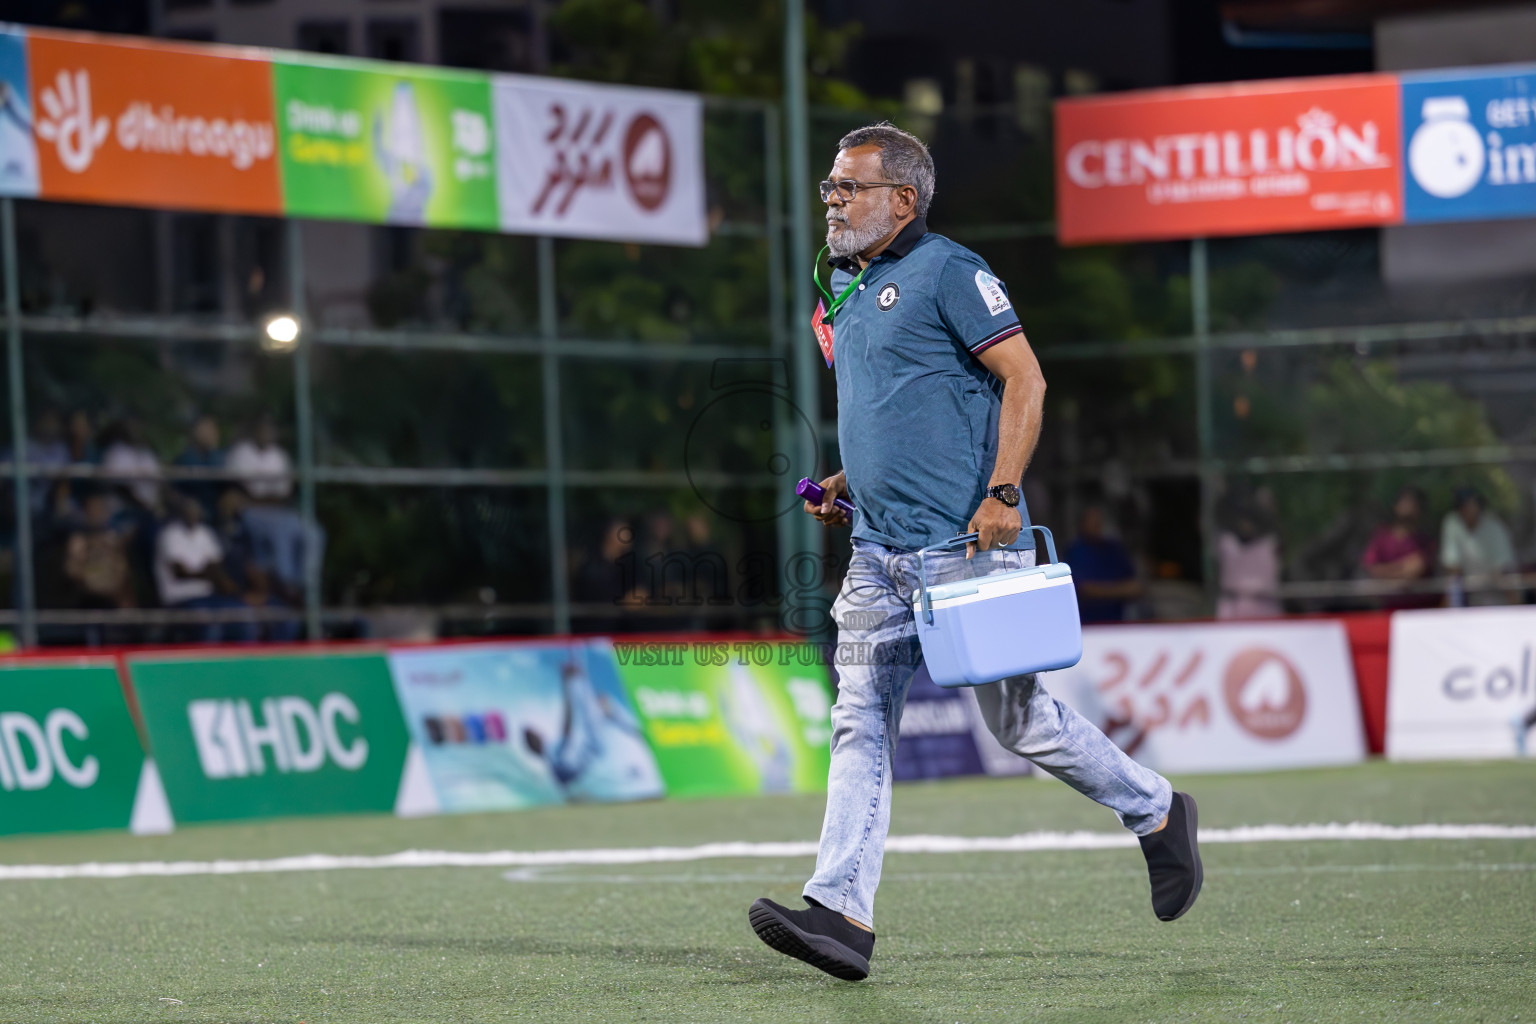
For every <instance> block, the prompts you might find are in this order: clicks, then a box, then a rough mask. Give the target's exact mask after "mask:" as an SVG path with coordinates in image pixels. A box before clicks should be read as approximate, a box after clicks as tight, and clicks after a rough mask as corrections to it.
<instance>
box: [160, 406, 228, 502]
mask: <svg viewBox="0 0 1536 1024" xmlns="http://www.w3.org/2000/svg"><path fill="white" fill-rule="evenodd" d="M172 465H174V466H176V467H177V468H179V469H210V470H211V469H223V468H224V452H223V450H222V449H221V448H220V447H219V421H218V420H216V419H214V418H213V416H212V415H211V414H209V413H203V414H202V415H201V416H199V417H198V418H197V419H196V420H194V421H193V422H192V432H191V435H190V436H189V437H188V439H187V446H186V447H185V448H183V449H182V450H181V454H180V455H178V456H176V461H175V462H174V463H172ZM223 487H224V484H223V482H222V481H219V480H182V481H180V482H178V483H177V484H176V489H177V490H178V491H180V492H181V493H182V494H185V495H186V496H187V497H189V498H191V499H193V500H194V501H196V502H197V503H198V504H199V505H201V506H203V518H204V519H205V520H208V521H210V522H211V521H212V520H213V517H214V513H215V511H216V510H217V509H218V504H219V492H220V490H222V489H223Z"/></svg>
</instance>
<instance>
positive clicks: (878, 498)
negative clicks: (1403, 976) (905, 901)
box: [748, 124, 1202, 981]
mask: <svg viewBox="0 0 1536 1024" xmlns="http://www.w3.org/2000/svg"><path fill="white" fill-rule="evenodd" d="M933 187H934V174H933V161H932V159H931V158H930V157H929V155H928V150H927V148H926V147H925V146H924V145H923V144H922V142H920V141H919V140H917V139H916V138H914V137H912V136H911V135H908V134H907V133H905V132H902V131H900V130H898V129H896V128H894V127H892V126H890V125H885V124H881V125H873V126H871V127H868V128H861V129H859V130H857V131H854V132H850V133H849V134H848V135H846V136H845V137H844V138H843V140H842V142H841V143H839V146H838V154H837V160H836V162H835V163H834V164H833V165H832V174H831V178H830V180H829V181H825V182H822V186H821V194H822V200H823V201H824V202H825V203H826V204H827V246H828V248H829V249H830V251H831V253H832V256H833V259H832V265H833V267H834V271H833V274H832V294H833V295H835V296H838V297H839V298H838V299H835V300H834V302H833V307H832V310H831V318H832V322H833V326H834V335H833V339H832V341H833V344H832V356H831V358H832V359H833V361H834V366H835V369H836V373H837V403H838V443H839V446H840V448H841V451H842V459H843V466H844V471H843V472H842V473H838V474H836V475H835V476H832V477H830V478H828V479H826V480H824V481H822V486H823V487H824V488H825V489H826V497H825V500H824V502H823V504H822V505H821V506H820V507H815V506H812V505H810V504H807V505H806V506H805V510H806V512H808V513H810V514H812V515H814V516H816V517H817V518H818V519H819V520H821V521H822V522H823V523H825V524H827V525H829V526H841V525H845V524H846V523H847V522H848V520H847V519H846V517H844V516H843V514H842V513H841V512H840V511H839V510H838V509H837V508H836V507H835V506H834V505H833V504H832V502H833V500H834V499H835V498H837V497H838V496H839V495H842V494H848V495H850V496H851V497H853V498H854V499H855V504H857V506H858V521H857V522H856V523H855V524H854V529H853V559H852V561H851V562H850V563H849V567H848V575H847V577H846V579H845V580H844V582H843V589H842V592H841V593H840V594H839V596H838V599H837V602H836V604H835V605H834V606H833V617H834V618H835V619H836V620H837V622H838V626H839V632H838V642H839V645H840V646H841V645H846V647H844V649H845V650H849V651H868V652H870V657H869V658H868V659H867V661H866V662H865V663H861V664H850V665H841V666H839V668H840V681H839V688H838V699H837V704H836V706H834V707H833V709H832V726H833V734H832V766H831V771H830V773H829V775H828V780H827V813H826V819H825V821H824V823H823V825H822V832H821V847H820V852H819V854H818V856H817V859H816V873H815V875H814V876H812V878H811V880H810V881H809V882H808V883H806V886H805V890H804V896H805V901H806V903H807V904H808V905H809V906H808V908H807V909H805V910H790V909H788V908H785V907H782V906H780V905H779V904H777V903H774V902H773V901H771V900H766V899H761V900H758V901H756V902H755V903H753V904H752V908H751V911H750V913H749V915H748V917H749V920H750V922H751V924H752V927H753V929H754V930H755V931H756V932H757V934H758V936H759V937H760V938H762V940H763V941H764V942H766V943H767V944H768V945H769V946H772V947H773V948H774V949H776V950H778V951H779V952H781V953H785V954H787V955H789V956H793V957H797V958H799V959H801V960H804V961H806V962H807V963H809V964H811V965H812V966H814V967H818V968H820V969H821V970H823V971H826V972H827V973H828V974H831V975H833V976H835V977H838V978H843V979H846V980H850V981H857V980H860V979H862V978H865V977H867V976H868V974H869V956H870V954H871V953H872V952H873V951H874V943H875V936H874V930H873V929H874V895H875V889H876V887H877V886H878V885H879V883H880V865H881V860H882V859H883V856H884V853H885V837H886V833H887V832H888V831H889V829H890V808H891V764H892V758H893V755H894V753H895V749H896V736H897V727H898V726H899V724H900V722H901V711H902V707H903V705H904V703H905V702H906V697H907V689H908V687H909V685H910V684H911V680H912V676H913V674H914V672H916V670H917V667H918V665H920V664H921V662H922V651H921V648H920V647H919V645H918V641H917V633H916V625H915V622H914V617H913V614H912V591H913V587H914V585H915V581H916V578H917V554H916V552H917V550H918V549H919V548H922V547H925V546H928V545H931V544H935V543H938V542H939V541H942V540H946V539H948V538H950V537H953V536H955V535H956V534H957V533H970V532H975V533H977V534H979V536H978V538H977V541H976V543H975V544H973V545H970V546H969V547H968V548H967V550H966V552H965V554H964V555H963V556H962V555H961V554H960V553H959V552H955V553H953V554H951V555H950V556H949V557H945V556H943V555H939V556H929V557H928V559H927V567H928V568H927V572H928V578H929V580H930V581H932V582H944V581H947V580H952V579H958V578H962V577H966V576H976V575H988V574H991V573H998V572H1007V571H1009V570H1013V569H1018V568H1022V567H1024V566H1026V565H1032V564H1034V551H1033V550H1030V549H1029V548H1028V547H1027V546H1020V545H1016V544H1015V542H1016V541H1018V540H1019V537H1020V532H1021V530H1022V527H1023V526H1024V523H1025V520H1024V515H1025V509H1024V505H1023V502H1022V500H1021V497H1020V494H1019V484H1020V482H1021V481H1022V479H1023V476H1024V468H1025V466H1026V464H1027V463H1028V462H1029V457H1030V456H1031V455H1032V454H1033V453H1034V450H1035V443H1036V441H1037V440H1038V439H1039V437H1040V418H1041V409H1042V403H1043V400H1044V395H1045V380H1044V378H1043V377H1042V376H1041V374H1040V366H1039V364H1038V363H1037V362H1036V361H1035V356H1034V353H1033V352H1032V351H1031V350H1030V347H1029V343H1028V342H1027V341H1026V340H1025V338H1024V334H1023V331H1022V329H1021V328H1020V326H1019V320H1018V316H1017V315H1016V314H1015V313H1014V311H1013V306H1012V303H1011V302H1010V301H1009V298H1008V293H1007V289H1006V288H1005V287H1004V286H1003V283H1002V282H1001V281H999V280H998V279H997V278H995V277H993V276H992V274H991V271H990V270H989V269H988V267H987V265H986V263H984V262H983V261H982V260H981V258H980V257H978V256H977V255H976V254H975V253H973V252H971V251H969V250H968V249H965V248H964V247H962V246H960V245H956V244H955V243H954V242H952V241H950V240H949V239H947V238H944V237H942V236H940V235H935V234H930V233H929V232H928V229H927V225H926V223H925V222H924V219H923V218H924V215H925V214H926V213H927V210H928V203H929V201H930V200H931V199H932V197H933ZM1025 537H1026V538H1027V537H1028V535H1027V534H1025ZM1010 545H1013V547H1012V548H1009V547H1008V546H1010ZM1026 545H1027V540H1026ZM1021 625H1022V624H1021ZM976 697H977V700H978V702H979V703H980V705H981V710H982V714H983V716H984V717H985V718H986V720H987V725H988V726H989V727H990V728H991V730H992V732H993V733H994V734H995V735H996V736H997V738H998V740H999V741H1000V742H1001V743H1002V744H1003V745H1004V746H1005V747H1008V748H1009V749H1010V750H1013V751H1015V752H1016V753H1018V754H1020V755H1021V756H1023V757H1027V758H1029V759H1030V760H1031V761H1033V762H1034V763H1035V764H1037V765H1039V766H1040V767H1041V768H1043V769H1045V770H1046V771H1048V772H1050V773H1051V774H1052V775H1055V776H1056V777H1057V778H1059V779H1061V780H1062V781H1064V782H1066V783H1067V784H1068V785H1070V786H1072V787H1073V788H1074V789H1077V790H1078V791H1080V792H1082V793H1083V794H1084V795H1086V796H1088V797H1090V798H1092V799H1094V800H1096V801H1098V802H1099V803H1101V804H1105V805H1106V806H1108V807H1110V808H1112V809H1113V810H1114V811H1115V812H1116V813H1117V814H1118V815H1119V816H1120V820H1121V822H1122V823H1123V824H1124V825H1125V826H1126V827H1127V828H1129V829H1130V830H1131V831H1133V832H1135V833H1136V834H1137V835H1138V836H1140V837H1141V846H1142V851H1143V853H1144V854H1145V855H1146V858H1147V865H1148V869H1149V873H1150V875H1151V880H1152V907H1153V911H1154V912H1155V913H1156V914H1157V916H1158V917H1159V918H1160V919H1162V920H1164V921H1171V920H1174V919H1175V918H1177V917H1180V916H1181V915H1183V914H1184V912H1185V911H1187V910H1188V909H1189V908H1190V907H1191V906H1192V905H1193V904H1194V902H1195V897H1196V896H1197V895H1199V892H1200V884H1201V881H1202V874H1201V871H1202V869H1201V865H1200V856H1199V850H1198V847H1197V845H1196V811H1195V802H1194V800H1192V799H1191V798H1190V797H1189V796H1188V794H1185V793H1175V792H1173V789H1172V787H1171V786H1169V784H1168V782H1167V780H1166V779H1164V778H1162V776H1160V775H1158V774H1157V773H1156V772H1153V771H1150V770H1149V769H1147V768H1144V767H1142V766H1141V765H1138V764H1137V763H1136V762H1135V761H1132V760H1131V759H1130V758H1129V757H1127V756H1126V755H1125V754H1124V753H1123V752H1122V751H1121V750H1120V749H1119V748H1118V747H1116V746H1115V745H1114V744H1113V743H1111V742H1110V741H1109V740H1108V739H1107V738H1106V737H1105V736H1104V734H1103V733H1102V732H1100V731H1099V730H1098V729H1097V728H1095V727H1094V726H1093V725H1092V724H1091V723H1089V722H1088V721H1087V720H1085V719H1083V718H1082V717H1081V716H1079V715H1078V714H1077V713H1076V712H1074V711H1073V710H1072V709H1071V708H1068V707H1066V706H1065V705H1063V704H1060V703H1058V702H1057V701H1056V700H1054V699H1053V698H1052V697H1051V696H1050V694H1048V693H1046V692H1045V689H1044V688H1043V687H1042V686H1040V685H1039V683H1038V682H1037V681H1036V678H1035V677H1034V676H1032V675H1031V676H1020V677H1017V678H1012V679H1004V680H1002V681H1001V682H997V683H991V684H989V685H987V686H982V687H977V689H976Z"/></svg>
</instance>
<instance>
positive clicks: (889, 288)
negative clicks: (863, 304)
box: [875, 281, 901, 313]
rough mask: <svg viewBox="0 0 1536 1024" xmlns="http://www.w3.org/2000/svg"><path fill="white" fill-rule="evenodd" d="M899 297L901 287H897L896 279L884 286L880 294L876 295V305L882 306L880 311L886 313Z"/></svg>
mask: <svg viewBox="0 0 1536 1024" xmlns="http://www.w3.org/2000/svg"><path fill="white" fill-rule="evenodd" d="M899 298H901V289H900V288H898V287H896V282H895V281H892V282H891V283H890V284H887V285H885V286H884V287H882V288H881V289H880V292H879V294H877V295H876V296H875V305H876V306H879V307H880V312H882V313H885V312H888V311H889V310H890V308H891V307H892V306H894V305H896V300H897V299H899Z"/></svg>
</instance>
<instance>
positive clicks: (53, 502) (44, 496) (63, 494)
mask: <svg viewBox="0 0 1536 1024" xmlns="http://www.w3.org/2000/svg"><path fill="white" fill-rule="evenodd" d="M68 462H69V445H68V444H66V443H65V441H64V420H63V418H62V417H60V416H59V412H58V410H57V409H43V410H42V411H41V412H39V413H38V414H37V417H36V418H35V419H34V420H33V421H32V433H31V436H30V437H28V438H27V464H28V466H30V467H32V468H33V469H42V468H62V467H63V466H65V465H67V464H68ZM28 498H29V499H30V500H31V502H32V514H33V515H35V516H36V515H43V514H45V513H47V512H48V511H49V510H50V509H52V510H53V511H54V512H55V514H56V515H59V516H65V515H68V514H69V512H70V506H71V502H70V500H69V481H68V480H66V479H65V478H63V477H59V476H42V477H37V476H34V477H33V478H32V480H31V488H30V490H29V492H28Z"/></svg>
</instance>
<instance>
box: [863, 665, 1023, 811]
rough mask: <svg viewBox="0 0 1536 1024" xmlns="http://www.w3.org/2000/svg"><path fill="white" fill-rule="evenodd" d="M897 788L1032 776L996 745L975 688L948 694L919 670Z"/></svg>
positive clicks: (902, 737) (903, 728)
mask: <svg viewBox="0 0 1536 1024" xmlns="http://www.w3.org/2000/svg"><path fill="white" fill-rule="evenodd" d="M893 765H894V768H895V773H894V777H895V779H896V781H897V782H906V781H909V780H913V779H938V778H945V777H947V776H951V775H1027V774H1029V762H1028V761H1026V760H1024V759H1023V758H1022V757H1019V756H1018V755H1017V754H1015V753H1013V752H1012V751H1010V750H1006V749H1004V747H1003V746H1002V745H1001V744H999V743H998V742H997V738H996V737H994V736H993V735H992V732H991V730H989V729H988V728H987V725H986V722H985V721H983V720H982V717H981V708H980V707H979V706H977V704H976V691H975V690H973V689H972V688H971V687H968V686H966V687H961V688H960V689H946V688H944V687H942V686H939V685H938V684H937V683H935V682H934V681H933V679H932V678H930V677H929V675H928V668H927V666H925V665H924V666H919V667H918V670H917V674H916V675H914V676H913V677H912V685H911V688H910V689H909V690H908V691H907V704H906V707H905V708H904V709H903V710H902V713H901V725H900V732H899V740H898V742H897V744H896V759H895V761H894V762H893Z"/></svg>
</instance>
